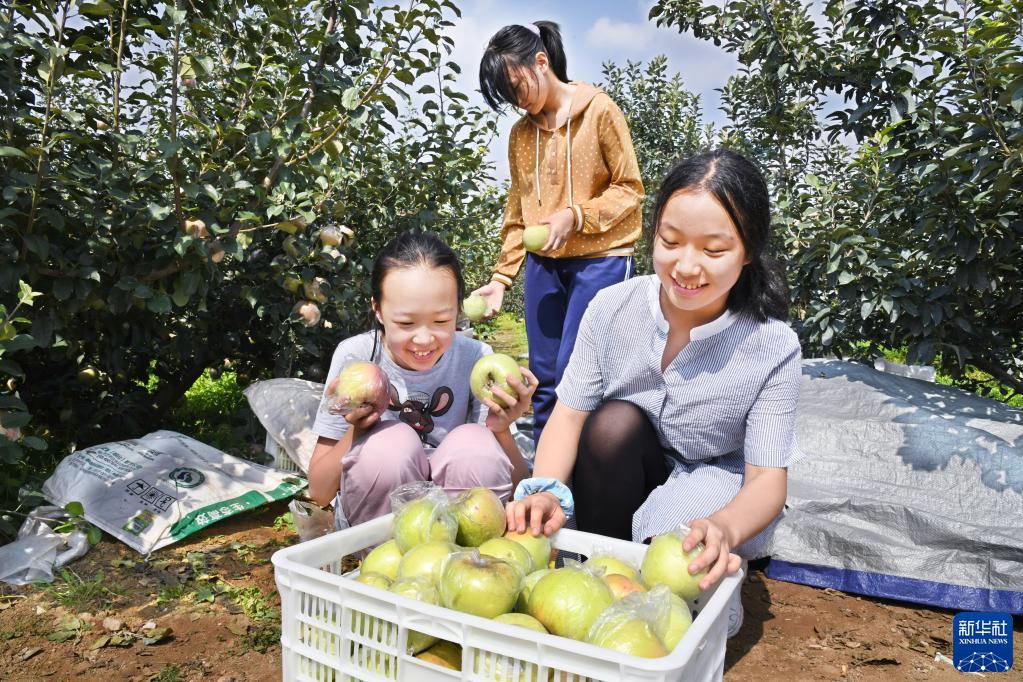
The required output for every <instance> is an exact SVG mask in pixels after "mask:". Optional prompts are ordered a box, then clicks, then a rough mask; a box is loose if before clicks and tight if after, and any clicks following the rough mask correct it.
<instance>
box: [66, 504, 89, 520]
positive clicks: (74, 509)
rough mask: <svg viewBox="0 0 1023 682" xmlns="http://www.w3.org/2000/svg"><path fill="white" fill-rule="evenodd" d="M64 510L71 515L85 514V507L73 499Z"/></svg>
mask: <svg viewBox="0 0 1023 682" xmlns="http://www.w3.org/2000/svg"><path fill="white" fill-rule="evenodd" d="M64 511H66V512H67V513H68V514H70V515H71V516H85V507H83V506H82V503H81V502H78V501H71V502H68V503H67V504H65V505H64Z"/></svg>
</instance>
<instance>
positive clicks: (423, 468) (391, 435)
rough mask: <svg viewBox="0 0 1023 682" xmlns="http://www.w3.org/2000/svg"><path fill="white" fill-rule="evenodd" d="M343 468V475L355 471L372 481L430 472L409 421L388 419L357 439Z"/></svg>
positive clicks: (421, 446) (402, 478)
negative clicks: (406, 422)
mask: <svg viewBox="0 0 1023 682" xmlns="http://www.w3.org/2000/svg"><path fill="white" fill-rule="evenodd" d="M343 469H344V471H345V473H346V474H351V473H353V472H356V473H357V475H360V476H367V475H369V476H371V477H372V478H373V479H374V480H378V481H379V480H381V479H382V480H387V479H392V478H393V479H394V481H396V482H398V483H401V482H406V481H407V479H408V478H409V475H410V472H411V473H416V472H418V473H420V474H421V475H422V476H421V478H425V477H426V476H428V475H429V465H428V463H427V459H426V455H425V453H424V452H423V445H422V442H421V441H420V440H419V436H418V435H417V434H416V432H415V430H414V429H412V427H410V426H409V425H408V424H404V423H402V422H398V421H387V422H382V423H379V424H377V425H376V426H374V427H373V429H372V430H371V431H370V432H369V433H368V434H366V435H365V436H363V437H362V438H359V439H358V440H357V441H356V442H355V443H354V444H353V446H352V449H351V450H350V451H349V452H348V454H347V455H345V459H344V462H343Z"/></svg>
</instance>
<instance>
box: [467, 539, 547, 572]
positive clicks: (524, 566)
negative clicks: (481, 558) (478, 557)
mask: <svg viewBox="0 0 1023 682" xmlns="http://www.w3.org/2000/svg"><path fill="white" fill-rule="evenodd" d="M479 549H480V554H486V555H488V556H494V557H497V558H498V559H504V560H505V561H508V562H511V563H513V564H515V565H516V566H517V567H518V569H519V571H521V572H522V575H524V576H525V575H529V574H530V573H532V572H533V571H534V570H535V569H536V568H538V567H537V566H534V565H533V557H531V556H530V555H529V551H528V550H527V549H526V548H525V547H523V546H522V545H520V544H519V543H517V542H515V541H514V540H509V539H508V538H491V539H490V540H487V541H486V542H484V543H483V544H482V545H480V547H479Z"/></svg>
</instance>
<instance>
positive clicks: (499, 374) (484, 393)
mask: <svg viewBox="0 0 1023 682" xmlns="http://www.w3.org/2000/svg"><path fill="white" fill-rule="evenodd" d="M509 377H514V378H515V379H516V380H517V381H519V382H520V383H523V384H525V383H526V380H525V378H524V377H523V376H522V371H521V370H520V369H519V363H517V362H515V360H513V359H512V358H511V357H510V356H508V355H505V354H504V353H491V354H490V355H484V356H483V357H482V358H480V359H479V360H477V361H476V364H475V365H473V366H472V371H471V372H470V373H469V387H470V388H471V389H472V394H473V395H474V396H476V398H477V399H478V400H493V401H494V402H495V403H497V404H498V405H499V406H501V407H504V408H507V407H510V405H505V404H504V401H503V400H501V399H500V398H498V397H497V396H495V395H494V388H500V389H501V390H502V391H504V392H505V393H507V394H509V395H510V396H512V397H513V398H514V397H515V396H516V392H515V390H514V389H513V388H512V387H511V384H509V383H508V378H509Z"/></svg>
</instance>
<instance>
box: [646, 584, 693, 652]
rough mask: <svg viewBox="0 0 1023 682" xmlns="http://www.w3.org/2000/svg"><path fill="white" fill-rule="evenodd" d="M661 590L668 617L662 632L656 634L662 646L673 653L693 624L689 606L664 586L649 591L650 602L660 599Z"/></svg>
mask: <svg viewBox="0 0 1023 682" xmlns="http://www.w3.org/2000/svg"><path fill="white" fill-rule="evenodd" d="M661 590H663V591H664V593H665V597H664V598H666V599H667V600H668V608H669V612H668V614H669V615H668V623H667V625H666V626H665V627H664V631H663V632H659V633H658V634H659V635H660V636H661V639H662V640H663V641H664V646H666V647H668V651H673V650H674V649H675V647H676V646H678V643H679V642H681V641H682V637H684V636H685V634H686V632H687V631H688V630H689V626H691V625H692V624H693V612H692V611H691V610H690V609H689V604H687V603H685V602H684V601H682V597H680V596H678V595H677V594H675V593H674V592H672V591H671V590H670V589H668V587H667V586H666V585H659V586H657V587H655V588H654V589H652V590H650V592H649V598H650V599H651V600H654V599H659V598H661V595H660V591H661Z"/></svg>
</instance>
